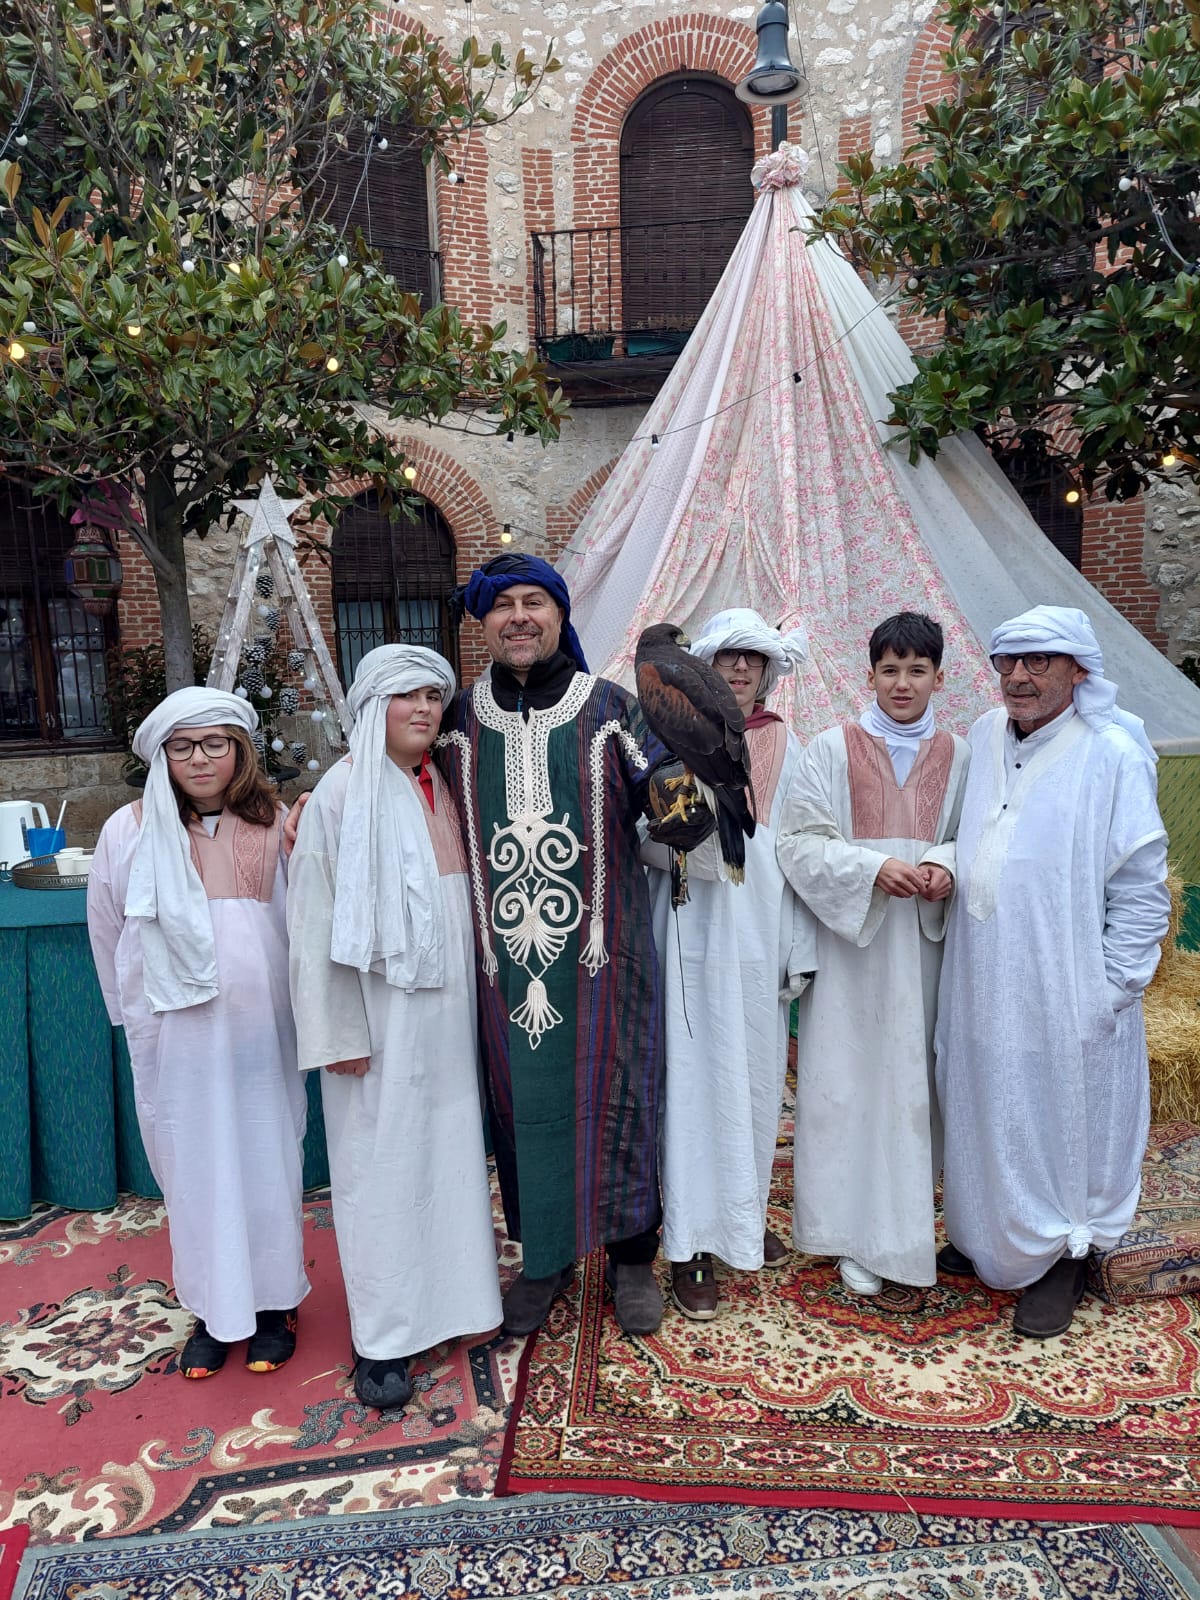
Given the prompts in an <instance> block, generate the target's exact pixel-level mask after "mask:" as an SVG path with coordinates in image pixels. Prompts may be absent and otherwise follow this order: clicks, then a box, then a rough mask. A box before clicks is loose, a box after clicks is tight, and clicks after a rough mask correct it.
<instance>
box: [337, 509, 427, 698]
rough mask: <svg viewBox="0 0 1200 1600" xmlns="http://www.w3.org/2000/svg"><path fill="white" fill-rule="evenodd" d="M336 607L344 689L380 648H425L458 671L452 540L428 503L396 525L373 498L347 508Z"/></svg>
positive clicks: (340, 522)
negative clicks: (452, 606) (451, 601)
mask: <svg viewBox="0 0 1200 1600" xmlns="http://www.w3.org/2000/svg"><path fill="white" fill-rule="evenodd" d="M331 557H332V566H333V603H334V612H335V617H336V621H337V634H338V664H339V667H340V668H341V672H342V676H343V679H344V681H346V682H347V683H348V682H349V680H350V679H351V678H352V677H353V675H354V669H355V667H356V666H357V665H358V663H359V661H360V660H361V659H362V657H363V656H364V655H365V654H366V652H367V651H368V650H372V649H374V648H375V646H376V645H380V644H398V643H399V644H424V645H428V646H429V647H430V649H433V650H440V651H441V653H442V654H443V655H444V656H445V657H446V658H447V660H449V661H452V662H455V663H456V664H457V659H458V657H457V649H458V645H457V631H456V629H455V626H454V623H453V619H452V618H451V616H450V609H449V604H448V602H449V598H450V591H451V590H452V589H453V587H454V568H455V551H454V535H453V534H452V533H451V532H450V528H449V526H448V524H447V522H446V519H445V518H444V517H443V516H442V514H441V512H440V511H439V510H438V509H437V507H436V506H435V505H433V503H432V502H431V501H429V500H425V499H423V498H420V497H416V505H415V518H414V519H413V520H410V519H409V518H408V517H407V516H405V515H404V513H403V512H401V514H400V515H399V516H398V517H397V518H396V519H395V520H393V519H392V518H391V517H389V516H388V514H387V512H386V511H384V510H382V509H381V507H380V504H379V497H378V495H377V494H376V493H375V491H374V490H373V489H372V490H368V491H367V493H366V494H361V495H359V496H358V498H357V499H356V500H355V501H354V502H353V504H352V505H349V506H347V507H346V509H345V511H344V512H343V513H342V515H341V516H340V517H339V519H338V523H337V526H336V528H335V529H334V531H333V540H332V544H331Z"/></svg>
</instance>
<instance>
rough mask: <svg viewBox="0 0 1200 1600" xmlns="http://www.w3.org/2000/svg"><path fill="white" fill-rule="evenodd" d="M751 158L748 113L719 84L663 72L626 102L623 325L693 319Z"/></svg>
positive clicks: (719, 264)
mask: <svg viewBox="0 0 1200 1600" xmlns="http://www.w3.org/2000/svg"><path fill="white" fill-rule="evenodd" d="M753 164H754V129H753V125H752V123H751V121H750V114H749V112H748V111H747V110H746V108H745V107H744V106H743V105H742V104H741V102H740V101H739V100H737V99H736V98H735V96H734V93H733V90H732V89H730V88H729V87H728V86H727V85H725V84H723V83H719V82H716V81H713V80H711V79H706V78H696V77H680V78H670V79H667V80H665V81H664V82H662V83H658V84H656V85H655V86H654V87H653V88H652V89H650V90H648V91H647V92H646V93H645V94H644V95H643V96H642V98H641V99H640V100H639V101H638V102H637V103H636V105H635V106H634V107H633V109H632V110H631V111H630V113H629V116H628V117H627V118H626V120H625V126H624V128H623V129H622V130H621V227H622V233H621V244H622V265H623V271H622V284H623V296H624V316H623V322H624V325H625V327H626V329H629V330H636V329H658V330H672V329H682V330H685V331H686V330H687V329H690V328H691V327H693V326H694V325H695V323H696V320H697V318H698V317H699V315H700V313H701V312H702V311H703V309H704V307H705V306H706V305H707V303H708V301H709V299H710V298H711V296H712V292H713V290H714V289H715V288H716V286H717V281H718V279H719V278H720V276H721V273H722V272H723V271H724V270H725V266H726V263H727V262H728V260H729V257H730V255H731V254H732V252H733V248H734V246H735V245H736V244H737V241H738V239H739V237H740V236H741V232H742V229H743V227H744V226H745V221H746V218H747V217H748V216H749V215H750V209H751V207H752V206H753V204H754V190H753V188H752V186H751V183H750V169H751V167H752V166H753ZM717 218H720V219H724V220H721V221H715V220H711V219H717ZM705 219H709V220H707V221H705ZM701 224H702V225H701Z"/></svg>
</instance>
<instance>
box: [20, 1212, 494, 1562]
mask: <svg viewBox="0 0 1200 1600" xmlns="http://www.w3.org/2000/svg"><path fill="white" fill-rule="evenodd" d="M305 1246H306V1257H307V1260H308V1271H309V1278H310V1280H311V1282H312V1286H313V1287H312V1293H311V1294H310V1295H309V1296H308V1299H307V1300H306V1301H305V1303H304V1305H303V1306H302V1307H301V1311H300V1338H299V1347H298V1350H297V1353H296V1355H295V1357H294V1358H293V1360H292V1361H291V1362H290V1363H289V1364H288V1366H286V1367H285V1368H283V1369H282V1370H281V1371H280V1372H278V1373H270V1374H259V1373H252V1372H247V1371H246V1368H245V1367H244V1366H243V1365H242V1358H241V1353H240V1352H239V1351H234V1352H232V1353H231V1355H230V1359H229V1362H228V1364H227V1365H226V1367H225V1368H224V1369H223V1371H222V1372H221V1373H220V1374H218V1375H217V1376H216V1377H213V1378H209V1379H206V1380H205V1381H204V1382H202V1383H187V1382H185V1381H184V1380H183V1379H182V1378H180V1377H179V1375H178V1371H177V1367H176V1357H177V1355H178V1352H179V1350H180V1349H181V1348H182V1345H183V1341H184V1339H185V1337H186V1336H187V1333H188V1331H189V1330H190V1328H191V1317H190V1315H189V1314H188V1313H187V1312H185V1311H183V1310H181V1309H180V1307H179V1305H178V1304H177V1302H176V1300H175V1297H174V1294H173V1292H172V1290H171V1288H170V1282H171V1262H170V1251H169V1247H168V1242H167V1235H166V1229H165V1226H164V1214H163V1210H162V1207H161V1205H160V1204H159V1203H158V1202H156V1201H147V1200H136V1199H128V1200H125V1201H123V1202H122V1203H121V1204H120V1205H118V1206H117V1207H116V1208H114V1209H113V1210H112V1211H108V1212H98V1213H94V1214H89V1213H86V1212H72V1211H64V1210H60V1209H57V1208H43V1209H42V1210H41V1211H40V1212H38V1213H37V1214H35V1216H34V1217H33V1218H32V1219H31V1220H30V1221H28V1222H25V1223H16V1224H7V1225H4V1226H3V1227H0V1273H2V1278H0V1282H2V1283H3V1301H2V1302H0V1440H2V1441H3V1445H2V1447H0V1527H5V1526H8V1525H10V1524H14V1523H17V1522H21V1523H28V1525H29V1527H30V1529H31V1531H32V1539H33V1542H34V1543H35V1544H36V1543H40V1542H56V1541H57V1542H61V1541H69V1540H77V1539H94V1538H97V1537H102V1536H110V1535H115V1534H128V1533H133V1532H141V1533H149V1532H158V1531H165V1530H176V1529H192V1528H201V1527H209V1526H228V1525H236V1524H239V1523H246V1522H255V1521H264V1520H267V1519H284V1518H295V1517H311V1516H317V1515H323V1514H325V1513H328V1512H333V1511H337V1512H366V1511H379V1510H382V1509H386V1508H389V1507H395V1506H407V1505H415V1504H433V1503H435V1502H439V1501H443V1500H446V1499H449V1498H452V1497H454V1496H459V1495H468V1496H470V1495H481V1494H485V1493H489V1492H490V1490H491V1487H492V1484H493V1482H494V1479H495V1473H496V1465H497V1462H498V1460H499V1455H500V1444H501V1438H502V1435H503V1429H504V1423H505V1419H506V1416H507V1409H508V1401H509V1398H510V1396H511V1394H512V1390H513V1385H514V1382H515V1378H516V1368H517V1357H518V1354H519V1351H520V1347H521V1346H520V1341H519V1340H515V1339H507V1340H506V1339H500V1338H491V1339H482V1340H476V1341H475V1342H473V1343H462V1342H454V1343H451V1344H448V1345H442V1346H439V1347H438V1348H436V1349H435V1350H433V1351H431V1352H428V1353H427V1354H426V1355H425V1356H424V1357H422V1358H421V1359H420V1360H419V1361H418V1362H417V1363H416V1364H415V1366H414V1376H415V1382H416V1391H417V1392H416V1398H415V1400H414V1402H413V1404H411V1405H410V1406H409V1407H408V1408H407V1409H406V1410H403V1411H390V1412H386V1411H385V1412H382V1413H380V1412H376V1411H369V1410H367V1409H365V1408H364V1407H363V1406H361V1405H360V1404H359V1403H358V1401H357V1400H356V1399H355V1396H354V1392H353V1388H352V1385H351V1380H350V1368H349V1347H350V1333H349V1321H348V1318H347V1314H346V1302H345V1295H344V1292H343V1289H342V1280H341V1274H340V1272H339V1270H338V1261H337V1250H336V1245H335V1242H334V1234H333V1225H332V1216H331V1210H330V1205H329V1201H328V1197H327V1195H320V1196H318V1197H316V1198H315V1199H310V1200H309V1201H308V1202H307V1205H306V1217H305ZM504 1248H505V1254H506V1258H511V1256H512V1254H513V1252H512V1251H511V1249H510V1248H508V1247H507V1246H505V1247H504ZM505 1270H506V1271H511V1262H510V1263H509V1265H508V1266H506V1268H505Z"/></svg>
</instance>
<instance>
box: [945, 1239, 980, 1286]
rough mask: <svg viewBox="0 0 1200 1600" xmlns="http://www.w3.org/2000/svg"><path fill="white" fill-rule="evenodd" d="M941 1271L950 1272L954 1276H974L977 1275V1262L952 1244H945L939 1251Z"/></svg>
mask: <svg viewBox="0 0 1200 1600" xmlns="http://www.w3.org/2000/svg"><path fill="white" fill-rule="evenodd" d="M937 1265H938V1271H939V1272H945V1273H948V1274H949V1276H950V1277H952V1278H974V1277H976V1276H977V1273H976V1271H975V1263H974V1262H973V1261H972V1260H971V1258H970V1256H965V1255H963V1253H962V1251H961V1250H956V1249H955V1248H954V1246H953V1245H952V1244H944V1245H943V1246H942V1248H941V1249H940V1250H939V1251H938V1253H937Z"/></svg>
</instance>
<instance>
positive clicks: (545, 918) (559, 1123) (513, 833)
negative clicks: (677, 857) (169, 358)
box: [438, 673, 665, 1278]
mask: <svg viewBox="0 0 1200 1600" xmlns="http://www.w3.org/2000/svg"><path fill="white" fill-rule="evenodd" d="M454 721H455V725H454V726H453V727H451V728H450V729H449V730H448V731H447V732H445V733H443V735H442V737H441V738H440V739H439V741H438V760H439V763H440V765H441V768H442V771H443V772H444V773H445V775H446V778H447V780H448V782H449V783H450V786H451V789H452V791H453V793H454V797H455V800H456V802H457V804H458V807H459V810H460V812H461V814H462V817H463V823H464V830H465V839H466V847H467V856H468V869H469V875H470V879H471V892H472V910H473V915H474V922H475V936H476V946H477V954H478V959H479V1019H480V1043H481V1047H482V1053H483V1061H484V1068H485V1078H486V1083H487V1090H488V1106H489V1112H490V1117H491V1128H492V1138H493V1145H494V1149H495V1153H496V1165H497V1170H498V1173H499V1178H500V1188H501V1194H502V1196H503V1199H504V1209H505V1217H506V1220H507V1223H508V1230H509V1234H510V1236H511V1237H512V1238H514V1239H518V1240H520V1241H521V1243H522V1246H523V1251H524V1268H525V1271H526V1273H527V1274H528V1275H529V1276H530V1277H534V1278H541V1277H548V1276H549V1275H550V1274H551V1273H553V1272H555V1271H557V1270H558V1269H560V1268H561V1267H563V1266H565V1265H566V1264H567V1263H568V1262H571V1261H574V1260H575V1259H576V1258H577V1257H579V1256H582V1255H585V1254H586V1253H587V1252H588V1251H590V1250H592V1249H593V1248H595V1246H597V1245H599V1244H604V1243H606V1242H609V1241H614V1240H619V1239H626V1238H629V1237H631V1236H632V1235H634V1234H637V1233H641V1232H644V1231H645V1230H646V1229H647V1228H653V1227H655V1226H657V1223H658V1220H659V1200H658V1159H657V1137H658V1104H659V1094H660V1089H661V1082H662V1072H663V1053H662V1016H661V1009H660V995H659V978H658V963H657V959H656V956H655V950H654V939H653V932H652V928H651V919H650V897H649V891H648V889H647V886H646V880H645V874H644V872H643V870H642V867H641V865H640V862H639V859H638V835H637V823H638V818H639V816H640V815H641V814H642V812H643V810H644V808H645V803H646V792H647V782H648V777H649V771H650V769H651V768H652V767H653V766H654V765H656V764H657V762H658V761H660V760H661V759H662V758H663V756H664V755H665V751H664V750H663V747H662V746H661V745H660V744H659V743H658V742H657V741H656V740H655V739H654V737H653V735H651V734H650V732H649V730H648V729H647V728H646V726H645V723H644V722H643V720H642V716H641V712H640V709H639V708H638V705H637V702H636V700H634V699H633V698H632V697H631V696H630V695H628V694H627V693H626V692H625V691H624V690H623V689H621V688H620V687H619V686H618V685H617V684H614V683H610V682H608V681H607V680H605V679H603V678H596V677H592V676H591V675H589V674H587V673H576V674H575V675H574V676H573V677H572V678H571V679H570V681H569V683H568V685H567V687H566V690H565V692H564V693H563V695H562V696H561V698H560V699H559V700H558V701H557V703H556V704H554V705H552V706H549V707H547V708H545V709H542V710H530V711H528V712H527V713H524V714H523V713H522V712H520V711H506V710H503V709H502V708H501V707H500V705H499V704H498V703H497V701H496V699H495V696H494V695H493V693H492V689H491V685H490V684H489V683H488V682H487V681H486V680H480V681H479V682H478V683H476V684H475V685H474V687H473V688H472V689H471V690H469V691H467V692H466V693H464V694H461V695H460V696H459V697H458V699H457V701H456V702H455V711H454Z"/></svg>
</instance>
